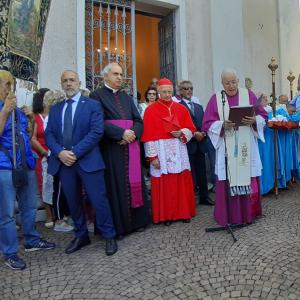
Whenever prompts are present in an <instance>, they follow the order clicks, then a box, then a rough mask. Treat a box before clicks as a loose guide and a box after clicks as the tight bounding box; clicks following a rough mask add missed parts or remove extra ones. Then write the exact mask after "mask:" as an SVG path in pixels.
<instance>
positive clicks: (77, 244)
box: [65, 236, 91, 254]
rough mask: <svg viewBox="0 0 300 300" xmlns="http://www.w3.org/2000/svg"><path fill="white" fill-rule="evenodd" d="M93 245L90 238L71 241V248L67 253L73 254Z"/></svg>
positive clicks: (68, 248)
mask: <svg viewBox="0 0 300 300" xmlns="http://www.w3.org/2000/svg"><path fill="white" fill-rule="evenodd" d="M90 243H91V240H90V238H89V237H88V236H86V237H82V238H75V239H73V240H72V241H71V243H70V244H69V246H68V247H67V248H66V250H65V252H66V254H71V253H73V252H76V251H78V250H79V249H81V248H82V247H84V246H86V245H89V244H90Z"/></svg>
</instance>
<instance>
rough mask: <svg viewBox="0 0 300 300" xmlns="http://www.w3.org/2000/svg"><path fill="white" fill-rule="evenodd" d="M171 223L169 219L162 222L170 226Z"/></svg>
mask: <svg viewBox="0 0 300 300" xmlns="http://www.w3.org/2000/svg"><path fill="white" fill-rule="evenodd" d="M171 224H172V222H171V221H165V222H164V225H165V226H170V225H171Z"/></svg>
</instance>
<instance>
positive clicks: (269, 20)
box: [240, 0, 280, 95]
mask: <svg viewBox="0 0 300 300" xmlns="http://www.w3.org/2000/svg"><path fill="white" fill-rule="evenodd" d="M243 24H244V42H245V47H244V48H245V77H250V78H251V79H252V81H253V90H254V91H257V92H264V93H267V94H268V95H270V93H271V91H272V83H271V80H272V78H271V71H270V70H269V69H268V64H269V63H270V60H271V58H272V56H273V57H275V58H276V61H277V62H278V60H279V55H280V51H279V36H278V22H277V4H276V1H274V0H264V1H261V0H251V1H247V0H243ZM277 73H278V72H277ZM240 80H241V81H242V82H243V83H244V78H240ZM279 82H280V78H279V76H277V86H278V83H279Z"/></svg>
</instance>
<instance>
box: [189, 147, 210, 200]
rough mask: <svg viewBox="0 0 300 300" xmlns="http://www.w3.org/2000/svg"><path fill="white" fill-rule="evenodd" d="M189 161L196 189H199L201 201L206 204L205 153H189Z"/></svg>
mask: <svg viewBox="0 0 300 300" xmlns="http://www.w3.org/2000/svg"><path fill="white" fill-rule="evenodd" d="M189 160H190V164H191V170H192V175H193V182H194V184H195V187H197V188H198V189H199V201H200V202H205V201H206V199H207V197H208V188H207V177H206V165H205V153H202V152H200V151H196V152H195V153H193V154H190V153H189Z"/></svg>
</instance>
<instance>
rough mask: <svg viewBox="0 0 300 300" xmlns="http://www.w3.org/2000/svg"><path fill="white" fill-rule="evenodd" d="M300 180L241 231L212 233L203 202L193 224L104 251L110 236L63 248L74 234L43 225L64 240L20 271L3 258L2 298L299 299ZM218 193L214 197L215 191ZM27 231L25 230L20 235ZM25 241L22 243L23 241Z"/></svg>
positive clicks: (156, 230)
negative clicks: (207, 230) (67, 250)
mask: <svg viewBox="0 0 300 300" xmlns="http://www.w3.org/2000/svg"><path fill="white" fill-rule="evenodd" d="M299 193H300V183H296V184H293V185H290V186H289V191H282V192H281V191H280V195H279V197H278V198H277V199H276V197H275V196H274V195H269V196H267V197H264V198H263V213H264V217H262V218H260V219H257V220H256V221H255V222H254V223H253V224H252V225H251V226H247V227H244V228H242V229H239V230H236V231H235V236H236V237H237V239H238V241H237V242H236V243H234V244H233V242H232V238H231V236H230V235H228V234H227V233H226V232H215V233H205V228H207V227H212V226H214V221H213V207H205V206H198V207H197V216H196V217H195V218H194V219H193V220H192V222H191V223H190V224H183V223H182V222H175V223H174V224H172V225H171V226H170V227H165V226H163V225H155V226H154V225H152V226H150V227H149V228H148V229H147V230H146V231H144V232H143V233H133V234H131V235H129V236H127V237H126V238H125V239H123V240H122V241H119V243H118V244H119V252H118V253H116V254H115V255H114V256H112V257H107V256H106V255H105V253H104V241H103V240H101V239H100V238H99V236H94V235H91V236H90V237H91V240H92V244H91V245H90V246H88V247H85V248H84V249H82V250H80V251H78V252H76V253H74V254H72V255H66V254H65V253H64V249H65V247H66V246H67V245H68V243H69V242H70V240H71V239H72V234H63V233H56V232H54V231H53V230H47V229H45V228H44V226H43V224H38V226H37V227H38V229H39V231H40V232H41V233H42V235H43V237H44V238H46V239H47V240H50V241H55V242H56V243H57V246H58V247H57V248H56V249H55V250H51V251H43V252H32V253H25V254H24V248H23V247H21V251H20V256H21V257H23V258H24V260H25V261H26V263H27V265H28V268H27V269H26V270H24V271H22V272H16V271H12V270H9V269H7V268H6V267H4V266H3V260H2V259H0V291H1V300H8V299H13V300H15V299H22V300H25V299H30V300H34V299H57V300H59V299H113V300H119V299H120V300H126V299H130V300H131V299H138V300H140V299H145V300H147V299H148V300H153V299H156V300H170V299H174V300H175V299H207V300H208V299H210V300H219V299H220V300H222V299H251V300H252V299H268V300H272V299H279V300H280V299H284V300H286V299H300V260H299V253H300V197H299ZM212 196H213V195H212ZM18 235H21V232H18ZM21 243H22V242H21Z"/></svg>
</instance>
